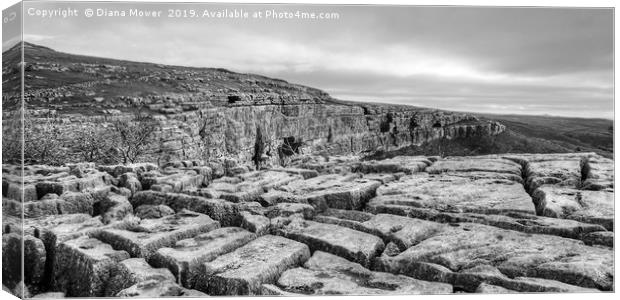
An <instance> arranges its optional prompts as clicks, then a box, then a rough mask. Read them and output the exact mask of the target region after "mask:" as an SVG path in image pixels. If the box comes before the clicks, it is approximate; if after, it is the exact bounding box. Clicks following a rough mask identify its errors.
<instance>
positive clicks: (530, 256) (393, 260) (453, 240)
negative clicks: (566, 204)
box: [377, 223, 613, 291]
mask: <svg viewBox="0 0 620 300" xmlns="http://www.w3.org/2000/svg"><path fill="white" fill-rule="evenodd" d="M421 264H432V265H438V266H441V267H442V268H445V269H444V271H443V280H445V281H446V282H450V283H455V282H459V283H460V284H461V285H463V287H464V288H466V289H470V290H472V291H473V290H475V288H476V287H477V286H478V285H479V284H480V283H481V282H482V281H489V280H494V281H497V282H494V283H493V284H497V285H501V286H504V285H503V279H505V278H504V277H505V276H507V277H510V278H514V277H536V278H542V279H549V280H555V281H560V282H563V283H565V284H570V285H576V286H580V287H584V288H597V289H601V290H611V289H612V288H613V252H612V251H610V250H608V249H604V248H598V247H589V246H586V245H584V244H583V243H582V242H580V241H575V240H572V239H566V238H561V237H555V236H550V235H537V234H525V233H520V232H516V231H511V230H503V229H498V228H495V227H491V226H485V225H479V224H473V223H456V224H453V226H446V227H444V230H442V231H439V232H437V233H435V234H434V235H433V236H431V237H429V238H427V239H425V240H424V241H421V242H420V243H418V244H417V245H414V246H412V247H411V248H409V249H407V250H406V251H404V252H402V253H400V254H399V255H397V256H394V257H385V256H383V257H381V258H380V259H378V261H377V267H379V268H380V269H381V270H384V271H388V272H390V273H404V274H409V275H412V276H414V275H415V276H414V277H418V278H419V276H428V275H426V273H421V272H418V271H416V270H418V269H419V267H420V265H421ZM477 267H485V268H490V269H491V270H493V271H490V272H485V274H484V276H481V275H479V274H474V275H471V274H469V273H468V272H466V270H468V269H472V268H477ZM446 269H447V270H448V271H446ZM421 279H425V278H421ZM463 282H466V283H465V284H464V283H463ZM504 287H506V286H504ZM507 288H510V289H514V288H513V287H507Z"/></svg>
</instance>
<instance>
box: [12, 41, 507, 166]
mask: <svg viewBox="0 0 620 300" xmlns="http://www.w3.org/2000/svg"><path fill="white" fill-rule="evenodd" d="M9 51H16V50H14V49H12V50H9ZM24 57H25V62H26V68H25V77H26V79H27V81H28V85H27V86H26V88H25V95H24V100H25V107H26V108H27V110H28V116H29V119H31V120H32V123H33V126H34V127H36V126H46V127H47V128H49V127H56V128H59V129H61V130H62V131H63V135H62V136H59V137H58V138H59V139H62V140H63V142H64V143H65V144H71V143H74V142H75V137H74V133H75V132H80V131H84V130H85V128H89V127H90V128H110V127H112V123H113V122H114V121H115V120H119V119H132V118H133V116H134V114H135V112H136V111H138V110H139V111H140V112H141V113H146V114H148V115H150V116H151V117H152V118H153V119H154V120H155V121H156V123H157V129H156V132H155V138H154V142H153V144H152V145H149V151H148V152H149V155H148V156H145V157H144V158H143V159H142V160H144V161H161V160H165V161H170V160H183V159H204V158H208V157H214V156H215V157H231V158H234V159H237V160H240V161H246V162H248V161H252V160H254V161H267V162H272V163H277V162H278V160H282V159H286V158H287V157H288V156H291V155H293V154H298V153H324V154H326V155H327V154H329V155H340V154H359V153H364V152H374V151H376V150H395V149H399V148H402V147H407V146H411V145H420V144H423V143H425V142H429V141H432V140H435V139H438V138H443V137H445V138H455V137H468V136H473V135H495V134H498V133H501V132H503V131H504V130H505V127H504V126H503V125H501V124H499V123H497V122H489V121H481V120H478V119H477V118H476V117H474V116H471V115H467V114H462V113H453V112H448V111H441V110H434V109H427V108H419V107H413V106H405V105H389V104H370V103H359V102H358V103H356V102H346V101H340V100H336V99H333V98H332V97H331V96H330V95H329V94H327V93H325V92H323V91H320V90H317V89H314V88H310V87H306V86H301V85H296V84H291V83H288V82H285V81H282V80H278V79H271V78H266V77H263V76H259V75H253V74H239V73H233V72H230V71H226V70H223V69H207V68H189V67H176V66H164V65H156V64H148V63H135V62H126V61H117V60H112V59H103V58H95V57H87V56H78V55H71V54H66V53H61V52H56V51H54V50H51V49H49V48H45V47H41V46H37V45H33V44H28V43H26V44H25V47H24ZM9 63H10V62H9ZM11 70H12V68H11V66H10V65H7V67H6V68H5V71H7V72H9V73H10V71H11ZM52 76H56V77H58V76H64V77H66V80H63V81H62V82H58V81H57V80H47V79H50V78H52ZM8 92H9V91H7V94H9V93H8ZM7 105H9V106H10V101H7ZM4 119H5V120H7V121H5V122H8V120H10V118H9V117H8V116H5V118H4ZM258 135H260V136H261V137H260V139H258V140H257V136H258ZM257 143H259V144H260V147H257ZM256 149H259V150H261V151H258V152H261V153H256V152H257V151H256Z"/></svg>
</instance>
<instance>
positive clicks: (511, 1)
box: [0, 0, 620, 300]
mask: <svg viewBox="0 0 620 300" xmlns="http://www.w3.org/2000/svg"><path fill="white" fill-rule="evenodd" d="M132 1H134V2H221V3H256V4H260V3H293V4H295V3H297V4H376V5H388V4H397V5H429V6H439V5H471V6H546V7H553V6H557V7H613V8H616V3H615V1H612V0H590V1H584V0H503V1H501V2H499V1H497V0H495V1H494V0H436V1H433V0H409V1H406V0H400V1H398V0H385V1H380V0H336V1H328V0H305V1H304V0H280V1H272V0H271V1H270V0H241V1H232V0H218V1H179V0H150V1H147V0H132ZM17 2H18V1H4V0H3V1H2V4H1V5H0V6H1V7H2V9H3V10H4V9H6V8H8V7H9V6H12V5H13V4H15V3H17ZM62 2H89V1H78V0H63V1H62ZM90 2H127V1H120V0H111V1H90ZM614 21H615V11H614ZM0 24H1V22H0ZM0 28H1V25H0ZM617 32H618V23H616V22H614V78H615V74H616V70H617V68H616V61H615V57H618V39H617ZM614 86H615V79H614ZM614 99H618V92H617V90H616V89H615V88H614ZM617 112H618V107H617V106H615V105H614V116H615V115H616V114H617ZM614 128H615V117H614ZM0 136H1V131H0ZM618 136H619V134H618V132H617V131H616V130H614V158H615V150H616V149H618V144H619V143H618ZM0 157H1V156H0ZM614 164H615V170H618V162H617V161H614ZM615 178H616V179H615V186H618V183H619V182H620V179H618V176H615ZM614 196H615V195H614ZM615 213H616V216H615V219H616V220H618V209H616V211H615ZM614 232H617V231H614ZM614 252H615V253H616V254H617V247H616V249H615V251H614ZM615 256H616V257H617V255H615ZM614 261H615V259H614ZM614 272H615V276H614V281H615V282H616V278H617V273H618V272H617V270H614ZM614 294H615V293H604V294H596V295H595V294H566V293H565V294H502V295H489V294H454V295H424V296H417V295H415V296H414V295H407V296H389V297H388V299H403V300H404V299H410V298H411V297H415V298H416V299H440V300H444V299H445V300H458V299H478V298H486V299H494V298H495V297H500V298H501V299H502V300H522V299H523V297H527V299H528V300H537V299H541V300H542V299H545V300H547V299H559V298H561V299H564V300H572V299H575V300H577V299H579V300H581V299H583V298H589V297H596V298H597V300H598V299H614V298H616V297H615V296H613V295H614ZM0 297H1V298H5V297H11V295H10V294H8V293H6V292H4V291H2V292H0ZM305 298H307V297H286V298H282V297H261V299H305ZM357 298H360V299H365V300H379V299H386V297H385V296H320V297H312V298H310V299H334V300H338V299H339V300H342V299H357ZM14 299H16V298H14ZM73 299H93V298H73ZM143 299H144V298H143ZM156 299H158V300H159V299H180V298H156ZM183 299H185V298H183ZM225 299H247V297H225Z"/></svg>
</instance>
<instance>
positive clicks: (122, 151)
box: [113, 111, 158, 164]
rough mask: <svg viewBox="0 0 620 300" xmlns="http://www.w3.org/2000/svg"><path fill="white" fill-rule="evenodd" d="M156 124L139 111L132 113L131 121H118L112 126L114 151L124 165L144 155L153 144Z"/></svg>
mask: <svg viewBox="0 0 620 300" xmlns="http://www.w3.org/2000/svg"><path fill="white" fill-rule="evenodd" d="M157 127H158V126H157V122H155V120H154V119H153V118H152V117H151V116H149V115H148V114H144V113H142V112H140V111H136V112H135V113H134V118H133V119H132V120H118V121H115V122H114V124H113V129H114V131H115V133H116V134H117V137H118V141H117V146H116V149H117V151H118V153H119V155H120V157H121V159H122V161H123V163H124V164H127V163H134V162H136V161H137V160H138V159H139V158H140V157H141V156H143V155H144V154H146V152H147V151H148V147H149V146H151V145H152V143H153V137H154V133H155V131H156V130H157Z"/></svg>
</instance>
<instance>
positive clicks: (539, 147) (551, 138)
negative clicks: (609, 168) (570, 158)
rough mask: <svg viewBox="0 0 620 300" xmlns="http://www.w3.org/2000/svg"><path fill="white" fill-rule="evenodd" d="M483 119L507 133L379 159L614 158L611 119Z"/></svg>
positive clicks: (446, 142) (443, 141)
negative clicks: (507, 155)
mask: <svg viewBox="0 0 620 300" xmlns="http://www.w3.org/2000/svg"><path fill="white" fill-rule="evenodd" d="M477 116H478V117H479V118H480V119H485V120H493V121H498V122H500V123H502V124H504V125H505V126H506V131H505V132H503V133H501V134H499V135H497V136H479V137H468V138H457V139H452V140H447V139H440V140H435V141H432V142H430V143H427V144H424V145H422V146H410V147H407V148H404V149H400V150H398V151H393V152H389V153H385V152H382V153H376V154H374V155H372V156H370V157H369V158H372V159H379V158H387V157H393V156H397V155H442V156H449V155H454V156H462V155H484V154H498V153H563V152H596V153H598V154H600V155H602V156H605V157H608V158H613V130H614V123H613V121H612V120H607V119H584V118H570V117H552V116H529V115H492V114H477Z"/></svg>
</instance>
